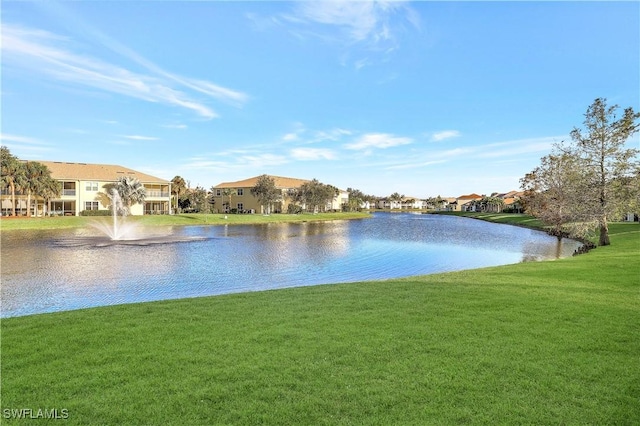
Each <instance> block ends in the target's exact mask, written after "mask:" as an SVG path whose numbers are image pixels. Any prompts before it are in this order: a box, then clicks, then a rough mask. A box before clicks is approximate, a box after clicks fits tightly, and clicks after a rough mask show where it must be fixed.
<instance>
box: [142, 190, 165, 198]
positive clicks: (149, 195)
mask: <svg viewBox="0 0 640 426" xmlns="http://www.w3.org/2000/svg"><path fill="white" fill-rule="evenodd" d="M146 194H147V198H168V197H169V193H168V192H165V191H147V192H146Z"/></svg>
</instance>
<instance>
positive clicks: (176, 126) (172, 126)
mask: <svg viewBox="0 0 640 426" xmlns="http://www.w3.org/2000/svg"><path fill="white" fill-rule="evenodd" d="M162 127H164V128H165V129H180V130H183V129H186V128H187V125H186V124H163V125H162Z"/></svg>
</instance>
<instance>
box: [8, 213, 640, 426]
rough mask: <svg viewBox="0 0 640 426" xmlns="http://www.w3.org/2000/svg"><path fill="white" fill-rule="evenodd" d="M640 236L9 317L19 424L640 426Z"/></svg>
mask: <svg viewBox="0 0 640 426" xmlns="http://www.w3.org/2000/svg"><path fill="white" fill-rule="evenodd" d="M639 231H640V228H639V227H638V225H637V224H613V225H612V226H611V234H612V245H611V246H608V247H599V248H597V249H596V250H593V251H591V252H590V253H588V254H585V255H583V256H578V257H573V258H567V259H562V260H556V261H550V262H533V263H523V264H517V265H509V266H503V267H494V268H485V269H479V270H472V271H463V272H456V273H447V274H438V275H430V276H421V277H411V278H405V279H397V280H389V281H380V282H364V283H356V284H345V285H325V286H317V287H305V288H295V289H286V290H276V291H267V292H260V293H247V294H236V295H225V296H217V297H208V298H198V299H185V300H177V301H164V302H153V303H142V304H133V305H123V306H112V307H105V308H95V309H87V310H80V311H72V312H62V313H55V314H43V315H34V316H28V317H21V318H10V319H4V320H2V323H1V332H2V333H1V336H2V365H1V368H2V371H1V372H2V374H1V381H2V383H1V384H2V409H3V411H2V413H3V416H5V417H6V413H11V412H7V411H5V410H7V409H16V410H19V409H25V408H26V409H31V410H33V411H32V412H33V413H37V410H38V409H49V410H51V409H58V412H60V410H62V409H64V410H67V411H66V412H67V413H68V419H67V423H69V424H114V425H115V424H145V425H154V424H163V425H164V424H176V425H178V424H179V425H185V424H195V425H202V424H258V423H264V424H296V425H297V424H309V425H322V424H443V425H444V424H447V425H448V424H492V425H493V424H629V425H632V424H640V404H639V403H638V402H639V399H640V356H639V354H640V298H639V294H640V282H639V281H640V244H639V243H640V232H639ZM12 423H13V422H12V420H11V419H7V418H3V424H12Z"/></svg>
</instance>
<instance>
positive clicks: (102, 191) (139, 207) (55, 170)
mask: <svg viewBox="0 0 640 426" xmlns="http://www.w3.org/2000/svg"><path fill="white" fill-rule="evenodd" d="M39 163H42V164H44V165H45V166H47V168H48V169H49V170H50V171H51V177H52V178H53V179H56V180H57V181H59V182H60V183H61V184H62V192H61V194H60V197H57V198H55V199H52V200H49V202H48V203H46V202H45V200H43V199H41V198H36V199H34V200H32V205H31V206H27V205H26V196H24V195H22V194H16V213H17V214H26V211H27V208H30V209H33V210H32V213H34V214H35V215H37V216H40V215H47V214H51V215H65V216H78V215H79V214H80V213H81V212H82V211H84V210H109V209H110V206H111V200H110V199H109V197H108V196H107V191H108V188H109V186H110V185H113V184H115V183H116V182H117V181H118V178H120V177H122V176H130V177H134V178H136V179H138V180H139V181H140V183H141V184H142V185H143V186H144V188H145V190H146V198H145V201H144V203H143V204H134V205H132V206H131V214H132V215H142V214H168V213H169V212H170V207H171V182H170V181H168V180H164V179H160V178H157V177H155V176H151V175H148V174H145V173H141V172H139V171H136V170H133V169H129V168H127V167H123V166H118V165H110V164H88V163H67V162H60V161H39ZM6 192H7V191H6V190H3V192H2V215H3V216H5V215H7V214H8V213H9V212H10V211H11V210H12V204H11V203H12V201H11V199H10V197H8V196H7V193H6Z"/></svg>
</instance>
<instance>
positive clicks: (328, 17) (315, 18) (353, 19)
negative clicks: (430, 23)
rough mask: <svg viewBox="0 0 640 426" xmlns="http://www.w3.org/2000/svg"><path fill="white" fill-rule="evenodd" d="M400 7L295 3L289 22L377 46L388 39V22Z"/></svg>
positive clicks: (344, 2)
mask: <svg viewBox="0 0 640 426" xmlns="http://www.w3.org/2000/svg"><path fill="white" fill-rule="evenodd" d="M401 8H403V9H404V8H406V6H405V5H403V4H402V2H398V1H393V2H384V1H349V0H342V1H313V2H311V1H309V2H299V3H296V8H295V12H294V13H295V15H294V17H292V18H291V17H289V19H290V20H291V21H293V22H298V23H300V22H302V23H305V22H306V23H309V22H312V23H317V24H323V25H329V26H336V27H339V28H342V29H343V30H344V31H345V33H346V36H347V37H348V40H349V41H351V42H362V41H368V42H371V43H378V42H382V41H385V40H389V39H391V38H392V34H391V29H390V23H389V20H390V18H391V15H392V14H393V13H394V12H396V11H398V10H399V9H401ZM411 18H412V19H413V20H414V21H413V22H416V21H415V15H411Z"/></svg>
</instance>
